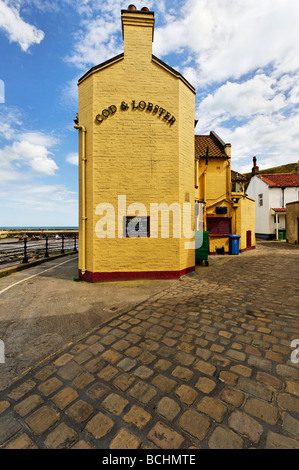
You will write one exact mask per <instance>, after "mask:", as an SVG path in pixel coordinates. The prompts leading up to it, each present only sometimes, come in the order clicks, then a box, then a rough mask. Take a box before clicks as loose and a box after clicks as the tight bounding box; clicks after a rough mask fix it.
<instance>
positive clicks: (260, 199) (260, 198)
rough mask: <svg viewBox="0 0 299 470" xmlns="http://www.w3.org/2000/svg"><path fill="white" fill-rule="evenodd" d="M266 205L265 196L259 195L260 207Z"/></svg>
mask: <svg viewBox="0 0 299 470" xmlns="http://www.w3.org/2000/svg"><path fill="white" fill-rule="evenodd" d="M263 205H264V201H263V194H259V206H260V207H261V206H263Z"/></svg>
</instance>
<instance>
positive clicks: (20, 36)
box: [0, 0, 44, 51]
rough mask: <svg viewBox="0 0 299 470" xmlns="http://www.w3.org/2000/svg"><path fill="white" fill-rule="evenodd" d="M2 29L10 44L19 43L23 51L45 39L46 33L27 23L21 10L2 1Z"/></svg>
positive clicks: (0, 13)
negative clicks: (21, 14) (22, 16)
mask: <svg viewBox="0 0 299 470" xmlns="http://www.w3.org/2000/svg"><path fill="white" fill-rule="evenodd" d="M0 29H2V30H4V31H5V32H6V34H7V35H8V38H9V40H10V42H17V43H19V45H20V46H21V49H22V50H23V51H27V50H28V49H29V47H30V46H32V45H33V44H39V43H40V42H41V41H42V40H43V39H44V32H43V31H41V30H40V29H38V28H36V26H34V25H31V24H29V23H26V22H25V21H24V20H23V19H22V18H21V16H20V12H19V9H18V8H16V7H15V6H9V5H8V4H7V3H6V2H5V1H3V0H0Z"/></svg>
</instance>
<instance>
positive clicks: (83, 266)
mask: <svg viewBox="0 0 299 470" xmlns="http://www.w3.org/2000/svg"><path fill="white" fill-rule="evenodd" d="M74 128H75V129H80V130H81V132H82V133H83V135H82V158H81V160H82V173H81V188H82V208H81V210H82V216H81V220H82V234H81V235H82V242H81V243H82V244H81V247H82V258H81V259H82V267H81V274H83V275H84V274H85V272H86V269H85V263H86V261H85V231H86V211H85V203H86V197H85V171H86V168H85V165H86V142H85V139H86V129H85V127H84V126H80V125H79V124H75V125H74Z"/></svg>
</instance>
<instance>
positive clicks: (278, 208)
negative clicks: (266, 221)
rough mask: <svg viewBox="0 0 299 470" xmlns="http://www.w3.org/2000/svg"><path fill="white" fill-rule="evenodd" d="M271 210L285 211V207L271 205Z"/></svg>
mask: <svg viewBox="0 0 299 470" xmlns="http://www.w3.org/2000/svg"><path fill="white" fill-rule="evenodd" d="M272 210H273V211H275V212H286V208H285V207H276V208H274V207H272Z"/></svg>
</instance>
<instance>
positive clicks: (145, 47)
mask: <svg viewBox="0 0 299 470" xmlns="http://www.w3.org/2000/svg"><path fill="white" fill-rule="evenodd" d="M154 21H155V19H154V13H153V12H151V11H149V10H148V9H147V8H143V9H142V10H141V11H138V10H136V9H135V7H133V6H130V7H129V8H128V10H122V12H121V22H122V30H123V39H124V53H122V54H120V55H118V56H116V57H114V58H112V59H110V60H108V61H107V62H105V63H102V64H100V65H98V66H96V67H93V68H92V69H90V70H89V71H88V72H87V73H86V74H85V75H84V76H83V77H82V78H81V79H80V80H79V82H78V89H79V110H78V111H79V112H78V115H77V122H76V125H75V127H76V128H77V129H78V130H79V175H80V176H79V242H80V244H79V276H80V278H81V279H84V280H87V281H92V282H93V281H105V280H121V279H140V278H178V277H180V276H181V275H183V274H186V273H188V272H191V271H192V270H194V265H195V256H194V247H193V248H192V245H188V242H190V240H192V237H191V232H190V234H189V233H185V232H186V231H185V230H183V220H182V219H183V212H184V209H186V208H187V206H188V205H189V206H190V208H189V209H188V210H190V220H191V221H192V220H193V218H194V115H195V90H194V88H193V87H192V86H191V85H190V84H189V83H188V82H187V81H186V80H185V79H184V77H183V76H182V75H180V74H179V73H178V72H177V71H175V70H173V69H172V68H171V67H169V66H168V65H167V64H165V63H164V62H162V61H161V60H160V59H158V58H157V57H155V56H153V55H152V42H153V37H154ZM161 204H162V206H161ZM189 206H188V207H189ZM162 209H164V212H163V210H162ZM167 214H169V223H168V218H167ZM137 216H138V217H139V218H138V219H134V220H133V218H134V217H137ZM173 222H175V223H174V224H173ZM168 227H169V236H167V235H168V234H167V230H168ZM190 229H191V230H192V229H194V225H192V222H191V225H190ZM137 235H138V236H137ZM188 247H189V248H188Z"/></svg>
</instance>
